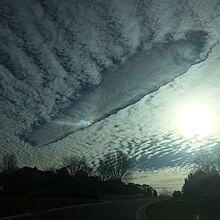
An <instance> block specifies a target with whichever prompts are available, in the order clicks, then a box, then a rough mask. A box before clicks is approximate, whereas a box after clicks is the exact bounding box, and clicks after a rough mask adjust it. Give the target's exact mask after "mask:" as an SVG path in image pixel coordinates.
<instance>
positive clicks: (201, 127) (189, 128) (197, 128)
mask: <svg viewBox="0 0 220 220" xmlns="http://www.w3.org/2000/svg"><path fill="white" fill-rule="evenodd" d="M177 126H178V132H180V134H181V135H184V136H186V137H194V136H200V137H204V136H208V135H209V134H210V133H211V132H212V131H213V129H214V120H213V115H212V113H211V111H209V109H207V108H206V107H204V106H201V105H189V106H187V107H185V108H183V109H182V110H181V111H180V114H179V116H178V122H177Z"/></svg>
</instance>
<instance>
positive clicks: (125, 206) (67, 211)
mask: <svg viewBox="0 0 220 220" xmlns="http://www.w3.org/2000/svg"><path fill="white" fill-rule="evenodd" d="M156 201H160V200H159V199H158V198H151V199H132V200H124V201H114V202H102V203H101V202H100V203H96V204H89V205H82V206H76V207H67V208H61V209H56V210H45V211H40V212H37V213H31V214H27V215H24V216H20V217H16V218H11V219H20V220H29V219H30V220H38V219H39V220H44V219H45V220H48V219H53V220H56V219H59V220H60V219H63V220H73V219H74V220H113V219H114V220H135V216H136V211H137V209H138V208H139V207H141V206H143V205H145V204H150V203H152V202H156ZM140 220H142V218H140Z"/></svg>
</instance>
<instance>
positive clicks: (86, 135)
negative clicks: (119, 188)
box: [0, 0, 220, 171]
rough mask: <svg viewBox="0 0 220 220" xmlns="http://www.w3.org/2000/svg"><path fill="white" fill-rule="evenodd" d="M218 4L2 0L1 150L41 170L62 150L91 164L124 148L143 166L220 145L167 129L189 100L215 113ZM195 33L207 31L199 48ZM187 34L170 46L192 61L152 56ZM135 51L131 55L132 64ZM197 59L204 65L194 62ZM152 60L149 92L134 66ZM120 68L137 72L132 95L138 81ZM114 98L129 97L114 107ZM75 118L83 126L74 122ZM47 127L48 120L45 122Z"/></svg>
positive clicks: (178, 163) (174, 161)
mask: <svg viewBox="0 0 220 220" xmlns="http://www.w3.org/2000/svg"><path fill="white" fill-rule="evenodd" d="M219 9H220V5H219V1H218V0H216V1H211V2H207V1H205V0H201V1H197V0H195V1H178V0H175V1H173V0H172V1H171V0H167V1H156V0H155V1H154V0H153V1H148V0H126V1H124V0H123V1H122V0H121V1H118V0H117V1H103V0H100V1H98V0H96V1H77V0H75V1H70V0H67V1H65V2H60V1H58V0H42V1H41V0H38V1H34V0H30V1H25V0H21V1H12V0H9V1H8V0H7V1H5V0H2V1H1V3H0V28H1V32H0V88H1V89H0V95H1V96H0V114H1V116H0V138H1V143H0V153H1V155H2V154H4V153H8V152H14V153H15V154H16V155H17V157H18V158H19V159H20V160H21V161H22V163H23V164H24V165H33V164H36V165H38V166H40V167H46V166H48V167H49V166H51V165H54V164H59V161H60V159H61V158H62V157H63V156H65V155H71V154H78V155H79V156H86V157H87V158H88V160H89V161H90V162H91V164H94V166H96V165H97V164H98V160H99V157H101V156H102V155H104V154H105V153H109V152H114V151H115V150H117V149H122V150H123V151H125V152H127V153H128V154H129V155H130V157H131V158H133V161H134V164H135V167H136V168H137V169H139V170H142V171H143V170H148V169H151V170H152V169H154V170H157V169H162V170H163V169H164V168H171V169H173V167H182V168H184V169H185V168H186V169H187V167H188V166H190V163H191V160H192V158H193V155H194V154H195V153H196V152H197V151H198V149H205V150H207V149H210V150H211V149H213V148H217V147H218V143H219V137H218V135H217V134H216V135H213V136H212V137H208V138H206V139H204V140H192V139H186V138H184V137H181V136H179V134H178V133H177V132H176V127H175V120H176V118H175V117H176V115H177V112H178V111H179V109H180V108H181V107H182V105H185V104H187V103H188V102H194V101H198V100H199V101H201V102H205V104H207V105H209V106H211V108H212V109H213V111H215V112H216V115H219V110H218V107H219V106H220V105H219V104H220V103H219V100H218V98H217V97H219V93H220V91H219V86H218V85H219V82H220V78H219V68H220V67H219V64H218V63H219V53H218V51H219V44H218V41H219V32H220V27H219V23H220V22H219V20H220V17H219ZM189 33H190V34H189ZM192 33H200V35H193V34H192ZM201 33H207V36H206V38H207V42H205V44H204V47H203V48H200V49H201V51H199V52H198V50H197V49H198V48H197V47H198V44H200V45H201V44H202V43H203V42H201V40H202V39H203V37H204V36H203V35H202V34H201ZM202 36H203V37H202ZM185 41H187V42H188V43H187V44H185V45H183V50H182V49H180V50H179V49H178V48H176V49H175V51H178V52H179V53H181V56H180V57H182V58H187V59H188V58H189V57H191V56H193V57H194V58H195V60H193V62H191V61H190V62H185V61H183V60H184V59H182V60H176V61H175V62H176V63H175V62H172V63H170V62H167V60H165V58H167V59H168V57H166V55H163V56H162V57H161V58H160V59H159V60H160V61H158V60H157V59H158V56H159V55H158V54H156V55H155V54H154V53H153V51H155V50H159V54H160V55H161V54H163V53H164V54H166V51H165V52H164V51H161V48H164V46H163V47H161V45H168V44H169V45H175V44H176V43H175V42H185ZM192 42H193V43H192ZM178 45H179V44H178ZM187 47H189V49H187ZM154 48H159V49H154ZM169 48H170V47H169ZM165 49H166V50H167V51H168V50H169V49H168V48H166V47H165ZM195 50H196V51H197V53H195ZM143 54H145V55H144V56H142V55H143ZM171 55H172V56H173V58H172V59H174V58H178V56H175V54H174V53H172V54H171ZM154 56H155V57H156V58H155V59H153V57H154ZM134 57H135V58H136V57H137V58H136V59H139V60H136V61H135V62H133V61H132V60H133V59H134ZM145 58H146V60H147V59H153V61H151V66H150V67H149V63H148V62H146V63H147V64H146V63H145V62H144V61H143V59H145ZM141 59H142V61H141ZM205 59H206V60H205ZM164 60H165V61H164ZM198 60H200V61H201V60H203V62H201V63H197V64H195V63H196V62H197V61H198ZM139 61H140V62H139ZM163 61H164V62H163ZM178 62H180V63H182V62H185V64H186V67H184V71H182V70H180V71H177V74H176V75H175V74H173V75H172V77H170V78H169V73H170V70H169V69H167V68H166V67H167V65H169V67H170V68H171V69H173V68H174V69H175V68H176V70H177V67H175V66H173V67H172V65H171V64H173V63H175V65H177V63H178ZM152 63H153V64H154V63H155V68H159V69H156V71H151V72H152V74H155V72H156V75H153V77H151V78H149V80H150V81H148V78H147V77H150V76H149V74H148V75H146V78H145V79H144V80H145V81H146V83H147V82H150V83H149V85H152V84H153V83H154V84H153V85H154V88H153V89H151V88H150V87H149V86H148V87H145V84H143V78H142V75H138V74H137V75H136V73H135V70H137V71H139V70H140V71H142V72H143V69H144V68H146V69H148V70H149V69H152V66H153V64H152ZM126 64H127V65H126ZM129 64H130V66H129ZM158 64H159V65H158ZM192 64H195V65H193V66H191V65H192ZM140 65H143V66H142V68H141V67H140ZM144 65H146V66H144ZM177 66H178V65H177ZM181 67H182V66H181ZM126 72H127V74H128V75H127V76H128V79H133V78H132V77H133V75H136V76H138V77H137V78H136V79H135V80H136V81H137V82H138V83H140V81H141V83H142V84H141V83H140V84H136V83H133V82H129V80H127V81H126V82H128V85H136V86H137V85H138V86H137V87H136V88H139V87H141V92H140V90H138V94H141V95H142V96H141V97H138V98H139V99H140V98H142V99H141V100H139V101H138V99H135V98H136V95H137V93H133V91H134V90H135V89H136V88H135V89H134V90H128V89H127V88H132V89H133V88H134V87H132V86H127V84H126V83H124V84H123V83H121V82H122V79H123V77H124V78H126ZM114 73H117V74H118V75H117V76H114ZM131 73H132V74H131ZM183 73H185V74H184V75H182V76H180V77H179V78H176V79H174V78H175V77H177V76H179V75H181V74H183ZM111 74H113V75H111ZM123 74H124V75H123ZM129 74H130V75H129ZM109 75H110V78H108V77H109ZM131 75H132V76H131ZM119 76H121V78H120V77H119ZM122 76H123V77H122ZM139 76H141V77H139ZM164 76H165V78H166V80H164ZM108 80H109V82H111V83H109V84H108ZM120 80H121V82H120ZM103 82H104V84H102V83H103ZM117 83H119V84H120V83H121V84H120V86H116V89H115V90H114V88H113V90H112V87H111V86H112V85H114V84H115V85H117ZM129 83H130V84H129ZM102 85H104V86H103V87H102ZM139 85H141V86H139ZM100 87H101V90H100V91H99V92H97V91H98V88H100ZM105 88H110V90H108V89H107V90H103V89H105ZM118 88H120V89H118ZM125 88H126V89H125ZM122 89H125V92H124V93H122V92H121V91H122ZM85 91H86V92H85ZM88 91H91V92H88ZM111 91H117V92H113V94H114V95H115V97H118V99H115V100H116V101H115V102H114V99H113V98H112V97H113V96H110V99H105V98H103V97H106V94H111ZM130 91H132V94H134V96H135V98H133V97H132V95H130V94H131V93H130ZM135 91H136V90H135ZM100 93H101V94H102V96H101V100H102V102H101V103H100V105H99V108H98V110H97V109H95V110H94V109H92V110H91V106H92V104H93V106H96V105H94V103H93V101H91V100H94V98H95V99H96V98H97V94H99V95H100ZM121 94H122V96H121V97H122V98H120V95H121ZM103 95H104V96H103ZM126 95H127V96H126ZM80 100H84V103H85V104H88V106H89V107H88V108H87V109H89V111H86V117H84V115H83V114H80V116H79V120H78V121H75V119H74V117H75V114H74V111H75V110H74V108H77V107H76V106H80V102H82V101H80ZM108 100H109V101H108ZM122 100H128V101H127V102H125V103H126V104H122V105H121V103H123V102H124V101H122ZM134 100H135V101H134ZM131 101H132V102H131ZM136 101H138V102H137V103H135V102H136ZM91 102H92V104H91ZM79 109H80V108H79ZM79 109H78V110H79ZM84 109H85V108H84V107H83V110H84ZM80 112H81V113H82V112H83V111H80ZM88 112H89V114H87V113H88ZM95 113H96V114H95ZM87 116H88V117H87ZM107 116H108V117H107ZM71 120H72V121H71ZM70 122H71V123H70ZM65 123H66V124H65ZM68 123H69V124H70V125H71V126H69V125H68ZM74 123H75V125H74V126H75V127H77V128H80V129H81V128H84V129H82V130H77V129H75V128H74V129H73V127H74V126H72V125H73V124H74ZM77 123H78V124H77ZM88 123H89V124H88ZM48 124H49V125H51V124H52V126H49V127H47V125H48ZM76 124H77V126H76ZM63 125H65V126H64V127H62V126H63ZM67 125H68V126H69V127H68V126H67ZM42 126H43V129H42V130H39V129H41V128H42ZM60 126H61V127H60ZM67 127H68V129H69V128H70V132H69V130H68V129H67V132H64V134H61V136H62V137H64V136H65V138H64V139H60V137H61V136H59V135H58V136H57V133H58V132H57V130H59V128H61V130H62V129H63V128H67ZM44 128H45V129H44ZM56 129H57V130H56ZM76 130H77V131H76ZM36 131H42V132H41V133H39V132H37V133H35V132H36ZM73 131H74V132H73ZM72 132H73V133H72ZM53 133H54V134H56V135H55V136H56V137H54V136H53ZM51 134H52V138H51V140H49V141H48V138H47V137H48V136H49V135H51ZM67 134H69V135H67ZM44 136H46V140H43V138H44ZM58 139H60V140H58ZM42 140H43V141H42ZM51 142H53V144H49V143H51ZM45 144H49V145H47V146H44V145H45ZM33 145H36V146H35V147H34V146H33Z"/></svg>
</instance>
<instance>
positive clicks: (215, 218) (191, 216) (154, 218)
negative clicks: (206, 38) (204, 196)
mask: <svg viewBox="0 0 220 220" xmlns="http://www.w3.org/2000/svg"><path fill="white" fill-rule="evenodd" d="M146 214H147V216H148V218H149V220H219V219H220V201H213V200H174V199H171V200H168V201H164V202H160V203H157V204H153V205H150V206H148V207H147V208H146Z"/></svg>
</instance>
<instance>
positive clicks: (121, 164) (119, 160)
mask: <svg viewBox="0 0 220 220" xmlns="http://www.w3.org/2000/svg"><path fill="white" fill-rule="evenodd" d="M97 171H98V175H99V176H100V178H101V180H103V181H106V180H119V181H122V180H123V181H126V180H128V179H129V177H130V175H131V161H130V159H129V157H128V155H126V154H125V153H123V152H121V151H118V152H116V154H107V155H105V156H104V157H103V158H102V159H101V160H100V162H99V167H98V169H97Z"/></svg>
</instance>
